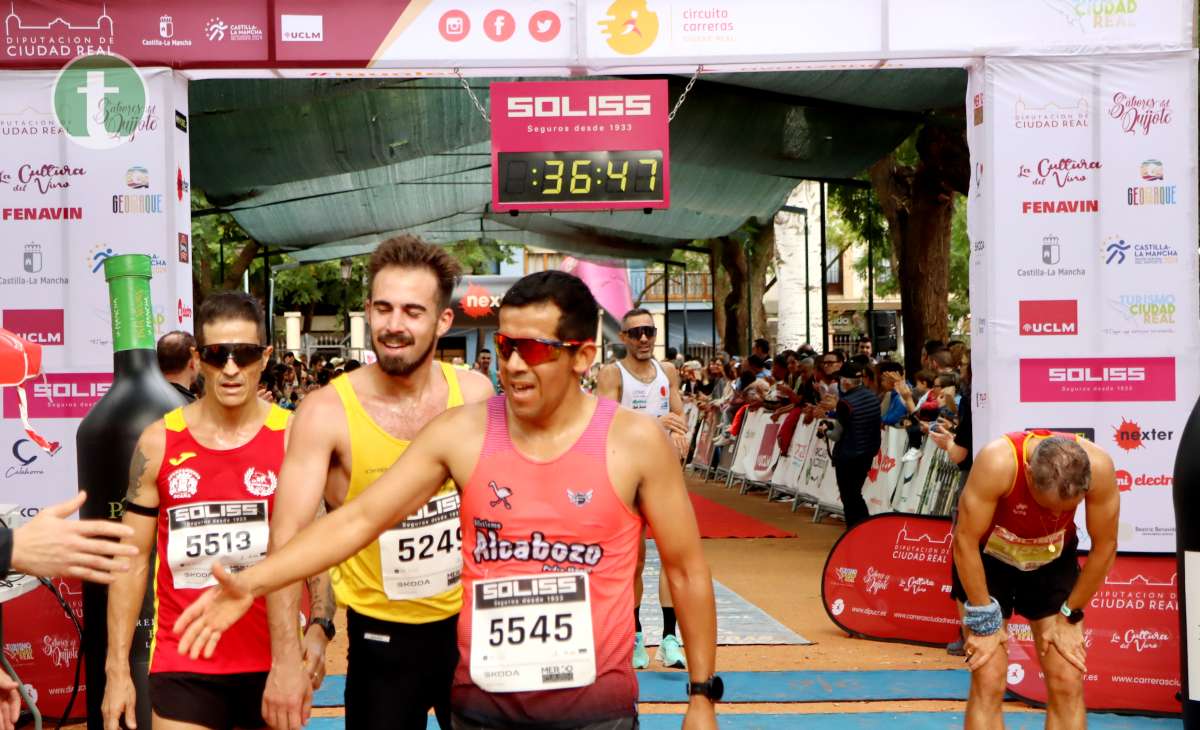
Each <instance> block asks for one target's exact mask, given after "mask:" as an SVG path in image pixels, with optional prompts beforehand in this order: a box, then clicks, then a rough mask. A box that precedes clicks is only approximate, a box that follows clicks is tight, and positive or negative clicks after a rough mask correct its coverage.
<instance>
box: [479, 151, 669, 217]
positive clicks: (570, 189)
mask: <svg viewBox="0 0 1200 730" xmlns="http://www.w3.org/2000/svg"><path fill="white" fill-rule="evenodd" d="M498 157H499V159H498V161H497V164H498V165H499V168H500V169H499V175H498V176H497V177H498V180H497V187H498V189H499V196H498V197H499V202H501V203H543V202H544V203H568V204H569V203H571V202H581V203H582V202H587V203H597V202H604V201H620V202H647V203H651V202H662V200H663V191H664V185H663V172H664V171H663V164H662V163H663V153H662V150H622V151H612V152H500V153H499V156H498Z"/></svg>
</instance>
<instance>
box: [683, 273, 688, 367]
mask: <svg viewBox="0 0 1200 730" xmlns="http://www.w3.org/2000/svg"><path fill="white" fill-rule="evenodd" d="M687 310H688V270H687V266H686V265H684V269H683V359H684V360H687V359H688V321H687Z"/></svg>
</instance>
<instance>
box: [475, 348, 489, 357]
mask: <svg viewBox="0 0 1200 730" xmlns="http://www.w3.org/2000/svg"><path fill="white" fill-rule="evenodd" d="M485 352H486V353H487V354H489V355H491V354H492V351H491V350H489V349H487V348H486V347H485V348H483V349H482V350H480V351H479V355H482V354H483V353H485ZM479 355H476V356H475V357H476V358H478V357H479Z"/></svg>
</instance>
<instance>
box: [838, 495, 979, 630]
mask: <svg viewBox="0 0 1200 730" xmlns="http://www.w3.org/2000/svg"><path fill="white" fill-rule="evenodd" d="M951 552H952V547H951V535H950V520H948V519H945V518H937V517H920V516H917V515H900V514H883V515H877V516H875V517H872V518H870V519H868V520H867V521H866V522H863V523H862V524H860V525H856V526H855V527H853V528H852V529H850V530H847V531H846V534H845V535H843V536H842V537H841V538H840V539H839V540H838V542H837V544H836V545H834V547H833V550H832V551H830V553H829V557H828V559H826V561H825V571H824V575H823V577H822V583H821V598H822V600H823V601H824V603H825V611H826V612H827V613H828V614H829V616H830V618H831V619H833V622H834V623H835V624H837V625H838V626H840V627H841V628H843V629H845V630H846V631H848V632H850V633H852V634H861V635H863V636H867V637H870V638H873V639H898V640H902V641H911V642H916V643H922V644H946V643H949V642H951V641H954V640H955V639H957V638H958V634H959V618H958V610H957V608H956V607H955V605H954V601H953V600H951V598H950V580H951V577H950V558H951Z"/></svg>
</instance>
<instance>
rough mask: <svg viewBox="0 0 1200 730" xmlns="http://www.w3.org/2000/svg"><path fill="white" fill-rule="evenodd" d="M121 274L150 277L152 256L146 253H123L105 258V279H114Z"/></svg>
mask: <svg viewBox="0 0 1200 730" xmlns="http://www.w3.org/2000/svg"><path fill="white" fill-rule="evenodd" d="M119 276H140V277H142V278H144V279H149V278H150V257H149V256H147V255H146V254H144V253H130V254H122V255H121V256H109V257H108V258H106V259H104V280H105V281H112V280H113V279H115V278H117V277H119Z"/></svg>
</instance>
